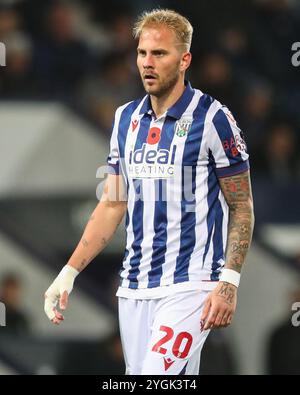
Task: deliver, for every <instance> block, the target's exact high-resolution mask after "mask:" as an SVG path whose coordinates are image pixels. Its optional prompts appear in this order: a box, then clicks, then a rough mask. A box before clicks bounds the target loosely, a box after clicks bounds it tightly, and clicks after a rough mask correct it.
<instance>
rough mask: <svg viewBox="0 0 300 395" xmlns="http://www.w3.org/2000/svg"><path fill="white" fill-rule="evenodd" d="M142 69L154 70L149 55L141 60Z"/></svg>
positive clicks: (151, 57)
mask: <svg viewBox="0 0 300 395" xmlns="http://www.w3.org/2000/svg"><path fill="white" fill-rule="evenodd" d="M143 68H144V69H145V70H147V69H153V68H154V62H153V56H152V55H151V54H147V55H146V56H145V57H144V59H143Z"/></svg>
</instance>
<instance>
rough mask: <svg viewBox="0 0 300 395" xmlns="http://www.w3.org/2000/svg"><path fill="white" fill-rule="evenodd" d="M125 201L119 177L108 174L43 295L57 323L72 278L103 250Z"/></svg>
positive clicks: (46, 308) (65, 305) (66, 301)
mask: <svg viewBox="0 0 300 395" xmlns="http://www.w3.org/2000/svg"><path fill="white" fill-rule="evenodd" d="M126 207H127V200H126V196H125V188H124V184H123V180H122V176H117V175H108V177H107V180H106V183H105V186H104V190H103V194H102V197H101V200H100V202H99V203H98V205H97V207H96V208H95V210H94V212H93V213H92V215H91V217H90V219H89V221H88V223H87V225H86V228H85V230H84V233H83V235H82V238H81V240H80V242H79V243H78V245H77V247H76V248H75V250H74V252H73V254H72V256H71V258H70V259H69V261H68V263H67V265H65V266H64V267H63V269H62V270H61V272H60V273H59V274H58V276H57V277H56V279H55V280H54V282H53V283H52V284H51V285H50V287H49V288H48V289H47V291H46V293H45V306H44V310H45V313H46V315H47V316H48V318H49V319H50V320H51V321H52V322H53V323H54V324H59V323H60V322H61V321H63V320H64V317H63V315H62V314H61V313H60V312H59V311H58V310H57V303H58V302H59V307H60V308H61V309H62V310H65V309H66V308H67V305H68V297H69V294H70V292H71V291H72V289H73V283H74V280H75V278H76V276H77V275H78V274H79V273H80V272H81V271H82V270H83V269H84V268H85V267H86V266H87V265H88V264H89V263H90V262H91V261H92V260H93V259H94V258H95V257H96V256H97V255H98V254H99V253H100V252H101V251H102V250H103V249H104V248H105V246H106V245H107V244H108V242H109V240H110V239H111V238H112V236H113V234H114V233H115V231H116V229H117V227H118V225H119V224H120V222H121V221H122V218H123V216H124V214H125V212H126Z"/></svg>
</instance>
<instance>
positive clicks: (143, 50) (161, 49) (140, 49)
mask: <svg viewBox="0 0 300 395" xmlns="http://www.w3.org/2000/svg"><path fill="white" fill-rule="evenodd" d="M137 52H147V51H146V49H144V48H137ZM150 52H152V53H155V52H163V53H168V52H169V51H168V50H167V49H164V48H156V49H152V50H151V51H150Z"/></svg>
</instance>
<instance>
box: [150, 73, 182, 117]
mask: <svg viewBox="0 0 300 395" xmlns="http://www.w3.org/2000/svg"><path fill="white" fill-rule="evenodd" d="M184 89H185V85H184V79H183V78H179V80H178V81H177V83H176V85H175V86H174V87H172V88H171V89H170V90H169V91H168V92H166V93H165V94H164V95H162V96H159V97H157V96H153V95H150V99H151V105H152V109H153V111H154V113H155V115H156V117H160V116H161V115H162V114H164V113H165V112H166V111H167V110H168V109H169V108H170V107H172V106H173V104H175V103H176V102H177V100H178V99H179V98H180V96H181V95H182V94H183V92H184Z"/></svg>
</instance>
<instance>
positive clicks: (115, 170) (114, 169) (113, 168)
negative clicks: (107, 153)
mask: <svg viewBox="0 0 300 395" xmlns="http://www.w3.org/2000/svg"><path fill="white" fill-rule="evenodd" d="M109 160H110V158H108V166H107V173H108V174H114V175H119V174H120V166H119V163H117V164H115V165H113V164H112V163H109Z"/></svg>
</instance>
